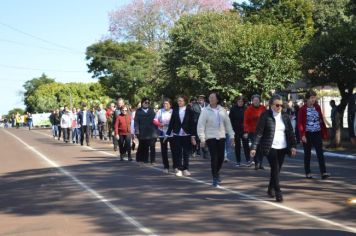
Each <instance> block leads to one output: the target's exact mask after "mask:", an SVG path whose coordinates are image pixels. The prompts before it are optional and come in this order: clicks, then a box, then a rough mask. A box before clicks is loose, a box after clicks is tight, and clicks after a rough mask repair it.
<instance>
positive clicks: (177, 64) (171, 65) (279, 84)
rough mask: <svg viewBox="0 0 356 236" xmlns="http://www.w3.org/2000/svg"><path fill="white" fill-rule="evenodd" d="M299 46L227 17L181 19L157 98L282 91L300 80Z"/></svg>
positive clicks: (275, 31) (279, 31)
mask: <svg viewBox="0 0 356 236" xmlns="http://www.w3.org/2000/svg"><path fill="white" fill-rule="evenodd" d="M301 44H302V43H301V41H299V40H296V39H295V38H294V34H293V31H292V30H290V29H288V28H286V27H284V28H283V27H282V28H281V27H277V26H273V25H265V24H255V25H253V24H250V23H245V24H242V23H241V20H240V18H239V17H238V15H237V14H234V13H231V12H225V13H201V14H197V15H193V16H184V17H182V18H181V19H180V20H179V21H178V22H177V23H176V24H175V27H174V28H173V29H172V31H171V32H170V37H169V42H168V45H167V47H166V48H165V52H164V54H163V59H162V60H163V65H162V67H163V68H162V75H163V76H164V77H163V78H164V81H163V84H162V91H161V93H162V94H164V95H176V94H179V93H184V94H186V95H196V94H197V93H203V94H204V93H206V91H208V90H218V91H220V92H221V93H222V94H224V95H225V96H228V97H233V96H235V95H237V94H238V93H240V92H242V93H244V94H246V95H251V94H252V93H262V94H268V93H269V92H270V91H271V90H274V89H283V88H285V86H287V85H288V84H290V83H293V82H294V81H295V80H296V79H298V78H299V77H300V66H299V65H300V64H299V61H298V58H297V57H298V52H299V49H300V47H301Z"/></svg>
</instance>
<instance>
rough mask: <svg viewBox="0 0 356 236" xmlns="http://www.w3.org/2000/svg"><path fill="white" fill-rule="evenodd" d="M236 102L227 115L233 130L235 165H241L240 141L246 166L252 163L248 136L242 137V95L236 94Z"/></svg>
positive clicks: (243, 108) (244, 108)
mask: <svg viewBox="0 0 356 236" xmlns="http://www.w3.org/2000/svg"><path fill="white" fill-rule="evenodd" d="M235 102H236V104H235V105H234V106H233V107H232V108H231V111H230V114H229V117H230V121H231V124H232V127H233V129H234V132H235V155H236V167H240V166H241V143H242V147H243V150H244V155H245V160H246V164H245V165H246V166H251V165H253V163H252V162H251V158H250V147H249V143H248V138H247V137H244V113H245V110H246V106H245V103H246V101H245V99H244V97H243V96H242V95H240V96H238V97H237V98H236V100H235Z"/></svg>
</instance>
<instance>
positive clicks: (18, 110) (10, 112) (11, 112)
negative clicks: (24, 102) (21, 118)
mask: <svg viewBox="0 0 356 236" xmlns="http://www.w3.org/2000/svg"><path fill="white" fill-rule="evenodd" d="M17 112H18V113H19V114H20V115H23V114H25V110H24V109H22V108H14V109H11V110H10V111H8V113H7V117H8V118H11V115H16V114H17Z"/></svg>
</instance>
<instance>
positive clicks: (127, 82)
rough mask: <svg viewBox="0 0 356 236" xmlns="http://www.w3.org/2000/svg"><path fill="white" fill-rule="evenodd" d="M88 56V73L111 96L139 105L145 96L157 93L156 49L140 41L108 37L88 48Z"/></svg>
mask: <svg viewBox="0 0 356 236" xmlns="http://www.w3.org/2000/svg"><path fill="white" fill-rule="evenodd" d="M86 55H87V57H86V58H87V60H88V61H89V63H88V68H89V72H91V73H93V78H97V79H99V83H100V84H101V85H102V87H103V89H104V91H105V93H106V94H108V96H110V97H111V98H117V97H124V98H126V99H128V100H129V101H130V102H131V104H136V103H137V102H138V101H139V100H140V99H141V98H142V97H143V96H152V95H153V94H154V91H153V88H154V86H155V76H154V75H155V69H156V68H157V66H156V63H157V62H156V61H157V56H156V54H155V52H154V51H152V50H149V49H147V48H146V47H144V46H143V45H141V44H138V43H133V42H129V43H118V42H115V41H113V40H105V41H102V42H99V43H95V44H93V45H91V46H90V47H88V48H87V52H86Z"/></svg>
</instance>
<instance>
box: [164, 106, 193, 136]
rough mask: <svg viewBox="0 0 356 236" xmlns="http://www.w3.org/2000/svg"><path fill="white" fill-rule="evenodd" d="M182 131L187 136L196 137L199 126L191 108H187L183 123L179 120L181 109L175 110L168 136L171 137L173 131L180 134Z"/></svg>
mask: <svg viewBox="0 0 356 236" xmlns="http://www.w3.org/2000/svg"><path fill="white" fill-rule="evenodd" d="M180 129H183V130H184V132H185V133H186V134H190V135H192V136H196V132H197V125H196V123H195V121H194V112H193V110H192V108H191V107H190V106H187V108H186V110H185V115H184V119H183V122H181V121H180V118H179V107H177V108H174V109H173V113H172V117H171V120H170V122H169V125H168V130H167V133H166V134H167V135H168V136H169V135H171V133H172V131H173V133H175V134H179V131H180Z"/></svg>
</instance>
